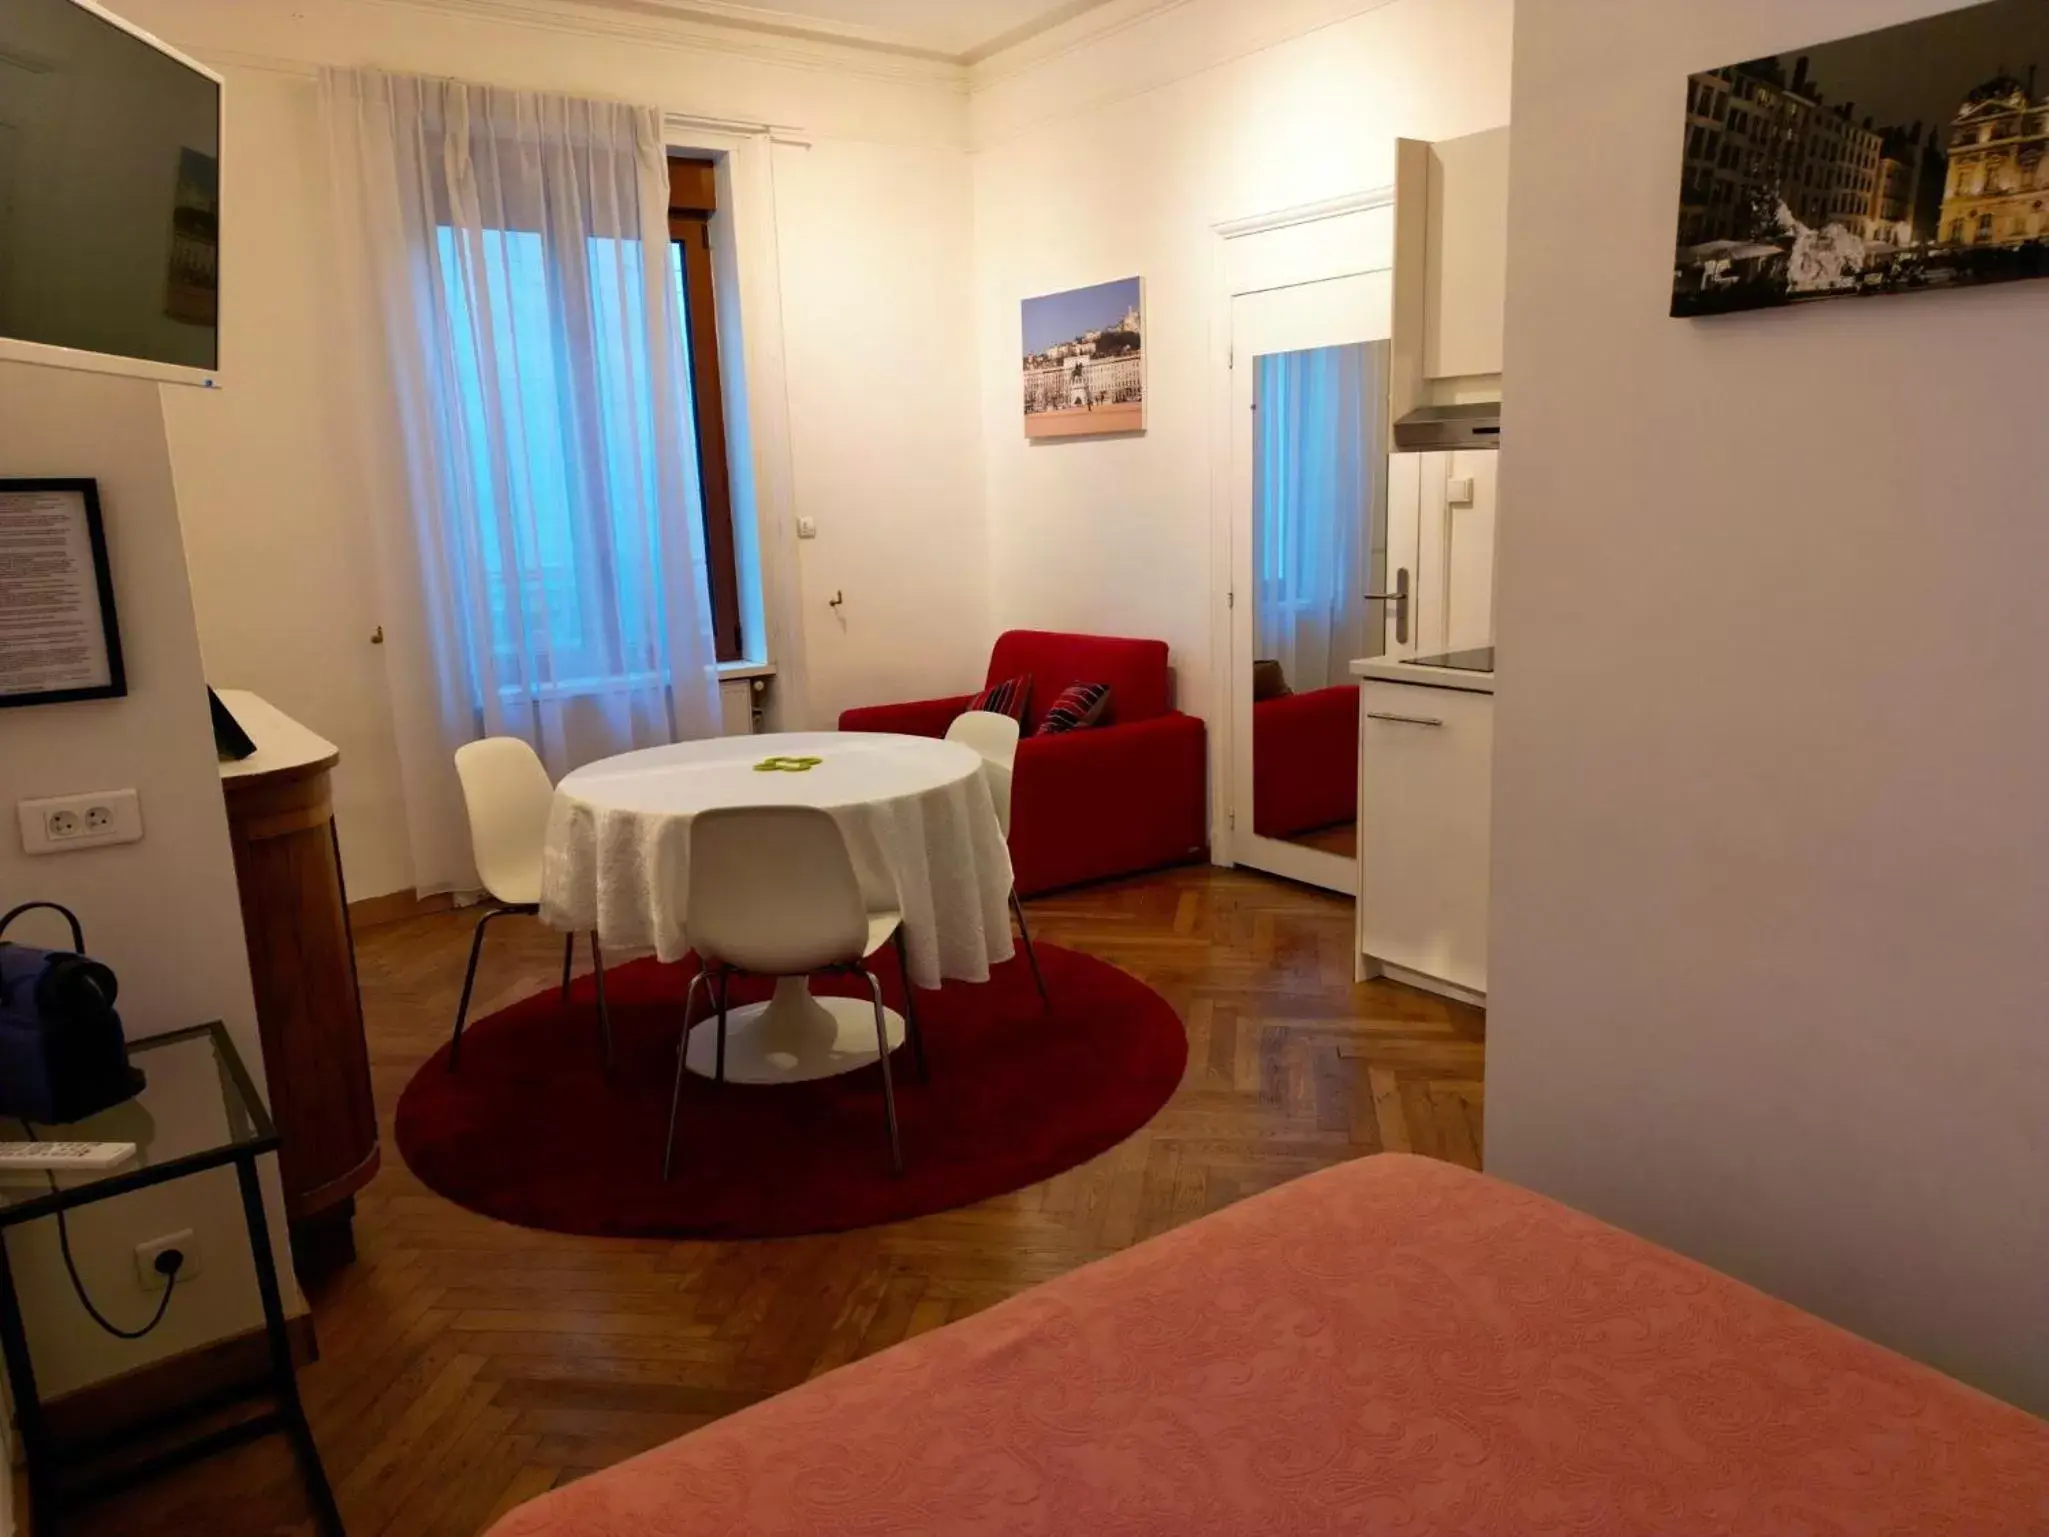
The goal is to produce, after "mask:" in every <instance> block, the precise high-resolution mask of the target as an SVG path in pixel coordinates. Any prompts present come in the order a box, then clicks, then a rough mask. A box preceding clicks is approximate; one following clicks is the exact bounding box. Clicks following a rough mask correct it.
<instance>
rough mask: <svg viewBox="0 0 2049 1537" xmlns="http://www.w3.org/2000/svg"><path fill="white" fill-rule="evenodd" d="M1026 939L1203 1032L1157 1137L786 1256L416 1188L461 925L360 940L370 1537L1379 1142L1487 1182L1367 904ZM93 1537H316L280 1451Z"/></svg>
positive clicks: (471, 1506) (343, 1357)
mask: <svg viewBox="0 0 2049 1537" xmlns="http://www.w3.org/2000/svg"><path fill="white" fill-rule="evenodd" d="M1029 911H1030V915H1031V920H1032V926H1033V932H1034V935H1035V936H1036V937H1039V938H1042V939H1045V940H1049V941H1052V942H1054V943H1057V944H1062V945H1067V946H1070V947H1072V948H1075V949H1079V950H1086V951H1089V952H1091V953H1093V954H1096V955H1098V956H1101V957H1103V958H1104V959H1106V960H1109V961H1111V962H1113V963H1115V964H1117V965H1119V966H1122V967H1124V968H1125V969H1126V970H1128V971H1130V972H1132V973H1133V974H1135V975H1137V976H1139V977H1141V978H1143V979H1144V980H1145V981H1146V982H1148V983H1149V984H1151V985H1152V986H1153V987H1155V988H1157V989H1158V990H1159V991H1160V992H1161V993H1163V994H1164V995H1165V996H1166V997H1167V998H1168V999H1169V1000H1170V1001H1171V1002H1172V1003H1173V1004H1174V1006H1175V1008H1176V1010H1177V1011H1178V1012H1179V1013H1180V1014H1181V1017H1182V1018H1183V1019H1184V1020H1185V1021H1186V1023H1187V1027H1188V1034H1189V1046H1190V1051H1189V1061H1188V1074H1187V1077H1186V1079H1185V1081H1184V1082H1183V1084H1182V1086H1181V1088H1180V1090H1179V1091H1178V1092H1177V1093H1176V1095H1175V1097H1174V1098H1173V1100H1172V1101H1170V1102H1169V1104H1168V1105H1167V1107H1166V1108H1165V1109H1164V1110H1163V1111H1162V1112H1161V1113H1160V1115H1159V1116H1158V1117H1157V1118H1156V1119H1155V1120H1154V1121H1153V1122H1152V1124H1151V1125H1149V1126H1147V1127H1146V1128H1145V1129H1144V1130H1143V1131H1141V1132H1140V1133H1139V1134H1138V1135H1136V1136H1135V1137H1133V1138H1131V1139H1130V1140H1129V1141H1127V1142H1126V1143H1124V1144H1123V1145H1122V1146H1121V1147H1118V1148H1115V1149H1113V1150H1112V1151H1110V1152H1108V1153H1106V1154H1104V1155H1103V1156H1102V1157H1100V1158H1098V1159H1096V1160H1094V1161H1093V1162H1091V1163H1088V1164H1086V1165H1084V1166H1082V1167H1080V1168H1078V1169H1074V1170H1071V1171H1069V1172H1068V1173H1066V1174H1063V1175H1061V1176H1059V1177H1058V1178H1056V1179H1053V1180H1049V1181H1047V1182H1046V1183H1044V1184H1041V1185H1035V1186H1032V1187H1031V1188H1029V1189H1026V1190H1022V1191H1018V1192H1016V1193H1015V1194H1013V1195H1009V1196H1004V1197H1000V1198H998V1199H996V1200H992V1201H986V1202H984V1203H982V1204H981V1205H979V1206H975V1207H971V1208H968V1209H966V1210H963V1211H957V1212H949V1213H945V1214H942V1215H938V1216H933V1217H927V1218H923V1219H920V1220H918V1221H914V1222H907V1223H902V1224H899V1225H896V1226H893V1227H887V1228H879V1229H874V1230H871V1231H867V1232H860V1233H850V1234H842V1235H836V1236H830V1237H821V1238H808V1239H795V1240H785V1241H778V1242H771V1243H752V1244H710V1243H673V1242H666V1241H640V1240H623V1241H622V1240H599V1239H587V1238H567V1237H560V1236H557V1235H554V1234H549V1233H533V1232H527V1231H525V1230H523V1229H519V1228H513V1227H507V1226H504V1225H502V1224H500V1223H497V1222H493V1221H490V1220H488V1219H486V1218H483V1217H477V1216H472V1215H471V1214H470V1213H468V1212H465V1211H463V1210H462V1209H460V1208H459V1207H456V1206H453V1205H451V1204H449V1203H448V1202H446V1201H444V1200H442V1199H441V1198H439V1197H438V1196H435V1195H432V1194H430V1193H429V1192H428V1191H427V1190H426V1189H425V1188H424V1187H422V1186H421V1185H420V1183H419V1182H418V1181H417V1180H415V1179H414V1178H413V1177H412V1175H411V1173H410V1172H409V1171H408V1170H407V1169H406V1168H405V1165H404V1164H403V1162H402V1161H401V1160H400V1159H399V1157H398V1155H397V1151H396V1148H395V1147H394V1146H393V1144H392V1142H391V1137H390V1123H389V1116H390V1111H391V1107H392V1106H393V1105H394V1104H395V1103H396V1101H397V1099H398V1095H399V1091H400V1090H401V1089H402V1088H403V1087H404V1085H405V1083H406V1081H407V1080H408V1078H409V1077H410V1076H411V1074H412V1073H413V1071H414V1069H415V1068H416V1067H417V1066H418V1064H419V1063H420V1062H421V1060H422V1059H423V1058H425V1057H426V1056H427V1055H428V1053H429V1052H431V1051H432V1050H433V1049H434V1048H435V1047H436V1046H438V1045H439V1044H440V1043H441V1041H442V1040H443V1039H444V1038H445V1036H446V1032H447V1029H448V1024H449V1020H450V1016H451V1013H452V1010H453V1006H454V1002H455V995H456V992H457V989H458V988H459V986H460V983H461V979H462V966H463V960H464V955H465V947H466V945H467V943H468V939H469V933H470V926H471V925H470V920H469V919H468V918H466V917H465V916H464V915H463V914H461V913H446V914H438V915H435V916H431V917H425V918H416V919H412V920H410V921H408V922H405V923H400V924H393V925H391V926H389V927H385V928H381V929H376V930H371V931H368V932H365V933H363V934H361V935H359V936H358V951H359V958H360V967H361V976H362V986H363V995H364V1005H365V1010H366V1013H367V1016H368V1024H369V1033H370V1048H371V1057H372V1063H373V1070H374V1072H375V1076H376V1086H377V1097H378V1103H379V1105H380V1106H381V1107H382V1108H383V1110H384V1113H385V1117H386V1125H385V1160H384V1168H383V1171H382V1172H381V1173H380V1174H379V1175H378V1177H377V1179H376V1180H375V1181H374V1182H373V1183H372V1184H371V1185H370V1186H369V1188H368V1189H367V1190H366V1191H365V1192H364V1195H363V1197H362V1200H361V1205H360V1211H359V1215H358V1219H357V1235H358V1242H359V1245H360V1249H361V1255H360V1258H359V1259H358V1260H357V1262H356V1263H355V1264H354V1265H353V1266H351V1267H349V1268H348V1269H347V1270H345V1271H344V1272H342V1273H341V1274H339V1275H338V1276H336V1277H334V1278H333V1279H331V1280H330V1281H328V1282H327V1283H325V1284H324V1285H322V1286H320V1287H318V1288H316V1289H314V1290H313V1291H312V1293H311V1300H312V1304H313V1310H314V1317H315V1321H316V1324H317V1327H318V1332H319V1339H320V1351H321V1359H320V1361H319V1362H318V1363H316V1364H315V1365H313V1366H311V1367H309V1368H308V1369H307V1370H306V1372H305V1373H304V1375H303V1378H302V1382H303V1386H304V1391H305V1393H306V1396H307V1402H308V1406H309V1410H310V1412H311V1415H312V1418H313V1424H314V1429H315V1431H316V1433H317V1435H318V1437H319V1440H320V1444H321V1447H322V1450H323V1452H324V1454H325V1457H326V1461H327V1466H328V1470H329V1473H330V1475H331V1476H332V1478H333V1480H334V1483H335V1487H336V1490H337V1493H338V1495H339V1498H340V1502H341V1507H342V1512H343V1514H344V1516H345V1518H346V1520H347V1523H348V1529H349V1532H350V1537H380V1534H383V1537H471V1534H473V1533H475V1532H477V1531H479V1530H480V1529H481V1528H482V1527H484V1526H486V1525H488V1524H489V1523H490V1521H492V1520H493V1519H495V1517H496V1516H497V1515H498V1514H499V1513H500V1512H502V1511H504V1510H506V1509H508V1508H509V1507H511V1506H512V1505H514V1504H516V1503H518V1502H519V1501H521V1500H523V1499H526V1498H528V1497H529V1496H531V1495H534V1494H537V1493H539V1492H541V1491H543V1490H545V1489H547V1488H549V1487H551V1486H553V1485H555V1484H557V1483H560V1482H563V1481H565V1480H569V1479H573V1478H576V1477H578V1476H580V1475H581V1474H583V1473H585V1472H588V1471H590V1470H592V1469H595V1468H601V1467H605V1466H607V1465H608V1464H611V1463H614V1462H617V1461H619V1460H621V1459H622V1458H625V1457H628V1456H631V1455H633V1454H634V1453H637V1452H640V1451H642V1450H644V1449H646V1448H648V1447H651V1446H654V1445H657V1444H659V1443H660V1442H663V1441H666V1440H668V1439H670V1438H672V1437H674V1436H677V1435H679V1434H681V1433H683V1432H684V1431H687V1430H690V1429H692V1428H693V1427H695V1426H698V1425H702V1424H705V1423H706V1422H708V1421H710V1420H713V1419H716V1418H718V1417H719V1416H720V1415H723V1414H727V1413H730V1412H732V1411H733V1410H736V1409H739V1408H742V1407H744V1406H745V1405H747V1404H750V1403H753V1402H754V1401H756V1400H757V1399H759V1398H762V1397H764V1396H766V1395H768V1394H771V1393H775V1392H777V1391H779V1390H781V1389H783V1388H787V1387H789V1386H791V1385H793V1384H795V1383H798V1382H802V1381H804V1380H805V1379H806V1378H809V1377H813V1376H816V1375H817V1374H818V1373H820V1372H824V1371H829V1370H831V1369H832V1368H833V1367H835V1366H838V1365H840V1364H842V1363H843V1362H846V1361H851V1360H853V1359H855V1358H857V1357H859V1356H863V1355H866V1354H869V1353H870V1352H872V1351H876V1350H880V1349H882V1348H883V1347H885V1346H888V1345H891V1344H894V1343H896V1342H897V1341H899V1340H902V1339H905V1338H907V1337H909V1336H911V1335H914V1334H918V1333H921V1332H923V1331H925V1330H927V1329H933V1328H937V1327H939V1326H940V1325H942V1324H945V1323H948V1322H950V1321H952V1320H954V1319H957V1318H961V1317H964V1316H966V1315H968V1314H970V1313H973V1312H975V1311H977V1310H978V1309H981V1308H984V1307H987V1306H989V1305H990V1304H992V1303H994V1302H997V1301H999V1300H1001V1299H1002V1298H1005V1297H1008V1296H1010V1295H1012V1294H1013V1293H1016V1292H1018V1291H1021V1290H1023V1289H1024V1288H1026V1287H1028V1286H1031V1285H1033V1284H1035V1283H1037V1282H1040V1281H1044V1280H1048V1279H1050V1278H1052V1277H1054V1276H1057V1275H1060V1274H1061V1273H1063V1272H1064V1271H1067V1270H1070V1269H1072V1268H1074V1267H1075V1266H1077V1265H1080V1264H1083V1263H1085V1262H1086V1261H1089V1260H1092V1259H1096V1258H1099V1257H1101V1256H1102V1255H1105V1254H1108V1253H1111V1252H1113V1251H1115V1250H1117V1249H1121V1248H1124V1247H1126V1246H1127V1245H1129V1244H1132V1243H1135V1242H1137V1241H1139V1240H1140V1239H1143V1238H1146V1237H1149V1236H1150V1235H1152V1234H1154V1233H1158V1232H1162V1231H1164V1230H1166V1229H1168V1228H1171V1227H1174V1226H1175V1225H1177V1224H1179V1223H1182V1222H1186V1221H1188V1220H1189V1219H1191V1218H1193V1217H1198V1216H1201V1215H1202V1214H1203V1213H1205V1212H1209V1211H1213V1210H1215V1209H1217V1208H1218V1207H1221V1206H1224V1205H1227V1204H1229V1203H1230V1202H1232V1201H1236V1200H1239V1199H1241V1198H1243V1197H1245V1196H1248V1195H1251V1194H1253V1193H1254V1192H1256V1191H1259V1190H1263V1189H1266V1188H1267V1187H1269V1186H1272V1185H1276V1184H1279V1183H1281V1182H1282V1181H1284V1180H1287V1179H1291V1178H1293V1177H1295V1176H1296V1175H1299V1174H1305V1173H1308V1172H1310V1171H1312V1170H1315V1169H1318V1168H1321V1167H1324V1166H1325V1165H1328V1164H1331V1163H1336V1162H1339V1161H1341V1160H1344V1159H1348V1158H1352V1157H1355V1156H1357V1155H1359V1154H1362V1153H1370V1152H1374V1151H1377V1150H1380V1149H1383V1148H1386V1149H1404V1150H1413V1151H1415V1152H1419V1153H1425V1154H1430V1155H1433V1156H1436V1157H1441V1158H1447V1159H1450V1160H1452V1161H1454V1162H1457V1163H1462V1164H1467V1165H1471V1166H1475V1167H1477V1166H1478V1164H1479V1149H1480V1130H1481V1122H1480V1064H1481V1054H1482V1042H1483V1039H1484V1031H1483V1020H1482V1016H1481V1014H1480V1013H1479V1012H1478V1011H1477V1010H1474V1009H1469V1008H1465V1007H1462V1006H1459V1005H1455V1004H1449V1003H1445V1002H1442V1001H1440V1000H1438V999H1436V998H1433V997H1430V996H1428V995H1425V994H1422V993H1418V992H1413V991H1410V990H1408V989H1405V988H1401V987H1396V986H1392V985H1388V984H1385V983H1369V984H1366V985H1363V986H1361V985H1355V984H1354V983H1353V981H1352V957H1351V936H1352V912H1351V905H1350V903H1348V902H1345V901H1341V900H1339V899H1337V898H1334V897H1329V896H1326V895H1324V894H1322V893H1319V892H1314V891H1310V890H1307V889H1305V888H1301V887H1297V886H1292V885H1289V884H1287V883H1284V882H1280V881H1271V880H1268V879H1266V878H1264V877H1260V876H1256V875H1252V874H1247V873H1237V872H1231V871H1223V870H1212V869H1191V870H1184V871H1177V872H1173V873H1169V874H1165V875H1157V876H1149V877H1145V878H1142V879H1138V880H1134V881H1130V882H1127V883H1123V884H1119V885H1113V886H1107V887H1096V888H1093V889H1090V890H1087V891H1082V892H1077V893H1074V894H1071V895H1067V896H1058V897H1053V898H1048V899H1045V900H1041V901H1035V902H1033V903H1031V904H1029ZM560 964H561V951H560V949H559V942H558V941H556V940H554V939H552V938H551V937H550V936H548V935H547V934H545V933H544V932H543V931H541V930H540V928H539V927H538V925H521V924H519V923H517V922H507V923H503V924H499V925H494V926H493V933H492V937H491V940H490V942H489V947H488V948H487V951H486V956H485V965H484V968H483V972H482V974H481V976H480V978H479V982H478V998H477V1007H478V1009H479V1010H480V1011H481V1012H489V1011H490V1010H492V1009H496V1008H500V1007H502V1006H504V1005H505V1004H508V1003H511V1002H512V1001H514V1000H515V999H517V998H519V997H522V996H524V995H526V994H528V993H531V992H533V991H536V990H538V989H540V988H542V987H545V986H548V985H551V983H552V981H553V979H555V978H556V977H557V976H558V974H559V973H558V970H557V968H559V966H560ZM77 1529H78V1530H79V1531H80V1532H81V1533H83V1534H86V1537H245V1534H246V1537H271V1534H276V1533H284V1532H289V1533H294V1534H297V1533H300V1532H305V1531H310V1530H311V1527H310V1524H307V1523H306V1520H305V1510H304V1505H303V1502H302V1499H301V1496H300V1493H299V1490H298V1485H297V1482H296V1479H295V1477H294V1475H293V1472H292V1467H291V1462H290V1458H289V1454H288V1453H287V1451H286V1449H285V1447H284V1444H283V1442H281V1441H277V1440H274V1439H273V1440H271V1441H267V1442H263V1443H259V1444H257V1445H255V1446H251V1447H246V1448H243V1449H241V1450H239V1451H236V1452H234V1453H232V1454H229V1455H227V1456H224V1457H221V1458H217V1459H215V1460H213V1461H212V1462H210V1463H207V1464H203V1465H201V1466H199V1467H197V1468H193V1469H190V1470H186V1471H184V1472H181V1473H180V1474H178V1475H176V1476H175V1477H173V1478H170V1479H166V1480H162V1481H159V1482H157V1483H155V1484H152V1485H149V1486H147V1487H145V1488H143V1489H140V1490H137V1491H135V1492H133V1493H131V1494H129V1495H125V1496H123V1497H121V1498H120V1499H118V1500H116V1501H113V1502H110V1503H108V1504H105V1505H103V1506H100V1507H97V1508H96V1509H94V1510H93V1511H92V1512H90V1513H89V1514H88V1515H87V1516H86V1517H85V1518H84V1520H83V1521H82V1522H81V1523H80V1524H79V1526H78V1528H77Z"/></svg>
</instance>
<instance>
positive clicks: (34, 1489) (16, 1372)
mask: <svg viewBox="0 0 2049 1537" xmlns="http://www.w3.org/2000/svg"><path fill="white" fill-rule="evenodd" d="M0 1354H4V1356H5V1357H6V1361H7V1382H8V1386H9V1387H11V1388H12V1389H13V1391H14V1423H15V1428H16V1429H18V1430H19V1431H20V1432H21V1450H22V1455H23V1458H24V1460H25V1461H26V1462H27V1464H28V1509H29V1529H30V1530H31V1531H33V1532H34V1533H35V1534H36V1537H53V1534H54V1533H55V1532H56V1530H57V1520H58V1509H57V1508H58V1492H57V1487H56V1478H57V1463H56V1458H55V1457H54V1455H53V1454H52V1451H51V1446H50V1427H49V1424H48V1422H47V1421H46V1420H45V1419H44V1418H43V1400H42V1396H41V1395H40V1393H38V1392H37V1390H36V1368H35V1363H34V1362H33V1361H31V1360H30V1359H29V1353H28V1331H27V1330H26V1329H25V1328H24V1327H23V1326H22V1322H21V1299H20V1297H19V1296H17V1295H16V1294H15V1290H14V1269H13V1267H12V1266H11V1265H10V1264H9V1263H8V1260H7V1251H6V1242H5V1235H0Z"/></svg>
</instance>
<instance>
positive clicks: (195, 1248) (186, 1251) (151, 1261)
mask: <svg viewBox="0 0 2049 1537" xmlns="http://www.w3.org/2000/svg"><path fill="white" fill-rule="evenodd" d="M166 1249H176V1250H177V1251H178V1252H179V1253H180V1254H182V1255H184V1256H185V1262H184V1263H183V1264H182V1265H180V1266H179V1267H178V1284H179V1285H180V1286H183V1285H184V1284H185V1283H186V1282H187V1281H189V1280H191V1279H192V1278H193V1277H194V1276H196V1275H198V1274H199V1240H198V1239H197V1238H196V1237H194V1236H193V1232H192V1229H191V1228H189V1227H188V1228H186V1229H185V1231H184V1232H182V1233H166V1234H165V1235H164V1236H163V1237H162V1238H152V1239H151V1240H150V1241H149V1242H148V1243H139V1244H137V1245H136V1246H135V1281H136V1284H137V1285H138V1286H140V1287H141V1288H142V1289H143V1290H144V1291H146V1292H160V1291H162V1290H163V1289H164V1282H165V1279H166V1278H165V1276H164V1274H163V1272H162V1271H160V1270H158V1269H157V1256H158V1255H159V1254H162V1253H163V1252H164V1251H165V1250H166Z"/></svg>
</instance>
